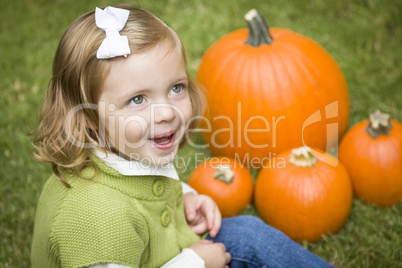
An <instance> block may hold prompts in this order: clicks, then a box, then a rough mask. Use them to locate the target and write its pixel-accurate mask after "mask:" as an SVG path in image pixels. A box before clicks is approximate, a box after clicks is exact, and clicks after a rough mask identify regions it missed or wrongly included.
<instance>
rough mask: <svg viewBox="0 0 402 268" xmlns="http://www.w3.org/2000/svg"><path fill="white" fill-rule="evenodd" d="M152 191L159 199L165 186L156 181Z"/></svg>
mask: <svg viewBox="0 0 402 268" xmlns="http://www.w3.org/2000/svg"><path fill="white" fill-rule="evenodd" d="M152 190H153V192H154V195H155V196H157V197H159V196H161V195H162V194H163V193H164V192H165V184H164V183H163V182H162V181H156V182H155V183H154V187H153V188H152Z"/></svg>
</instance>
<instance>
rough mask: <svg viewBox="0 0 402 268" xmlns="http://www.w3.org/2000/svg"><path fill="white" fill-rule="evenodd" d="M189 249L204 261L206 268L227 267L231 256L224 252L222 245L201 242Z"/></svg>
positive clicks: (205, 241) (208, 241) (206, 241)
mask: <svg viewBox="0 0 402 268" xmlns="http://www.w3.org/2000/svg"><path fill="white" fill-rule="evenodd" d="M190 248H191V249H192V250H194V252H195V253H197V255H198V256H200V257H201V259H203V260H204V262H205V267H206V268H222V267H229V266H228V264H229V262H230V260H231V256H230V253H229V252H226V248H225V245H223V244H222V243H214V242H212V241H210V240H201V241H198V242H197V243H195V244H193V245H191V246H190Z"/></svg>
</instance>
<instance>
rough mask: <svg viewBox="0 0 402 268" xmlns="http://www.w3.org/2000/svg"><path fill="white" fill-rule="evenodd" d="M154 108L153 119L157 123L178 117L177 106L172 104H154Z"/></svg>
mask: <svg viewBox="0 0 402 268" xmlns="http://www.w3.org/2000/svg"><path fill="white" fill-rule="evenodd" d="M153 106H154V107H153V109H152V111H153V112H152V114H153V117H154V118H153V121H154V122H155V123H156V124H159V123H163V122H170V121H172V120H173V119H174V118H175V117H176V111H175V108H174V107H173V106H172V105H171V104H166V103H163V104H154V105H153Z"/></svg>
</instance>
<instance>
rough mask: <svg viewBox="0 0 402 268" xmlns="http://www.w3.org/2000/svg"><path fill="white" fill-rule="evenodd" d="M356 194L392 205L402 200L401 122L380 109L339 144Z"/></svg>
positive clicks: (347, 134) (383, 204) (353, 129)
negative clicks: (392, 118)
mask: <svg viewBox="0 0 402 268" xmlns="http://www.w3.org/2000/svg"><path fill="white" fill-rule="evenodd" d="M339 160H340V161H341V162H342V163H343V164H344V165H345V167H346V169H347V170H348V172H349V174H350V177H351V180H352V184H353V190H354V193H355V196H356V197H357V198H362V199H364V200H365V201H366V202H367V203H376V204H378V205H379V206H381V207H389V206H392V205H393V204H395V203H398V202H400V201H401V200H402V124H401V123H399V122H397V121H396V120H391V119H390V118H389V115H386V114H382V113H381V112H379V111H377V112H376V113H374V114H371V115H370V119H369V120H364V121H362V122H360V123H358V124H357V125H355V126H354V127H352V128H351V129H350V130H349V131H348V132H347V133H346V134H345V136H344V138H343V139H342V141H341V144H340V146H339Z"/></svg>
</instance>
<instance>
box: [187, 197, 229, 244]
mask: <svg viewBox="0 0 402 268" xmlns="http://www.w3.org/2000/svg"><path fill="white" fill-rule="evenodd" d="M184 212H185V214H186V219H187V222H188V225H189V226H190V228H191V230H193V232H195V233H196V234H202V233H205V232H206V231H208V230H209V235H210V236H211V237H215V236H216V234H217V233H218V231H219V229H220V228H221V222H222V217H221V213H220V212H219V208H218V206H217V205H216V204H215V202H214V201H213V200H212V198H210V197H209V196H206V195H196V194H193V193H187V194H185V195H184Z"/></svg>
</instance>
